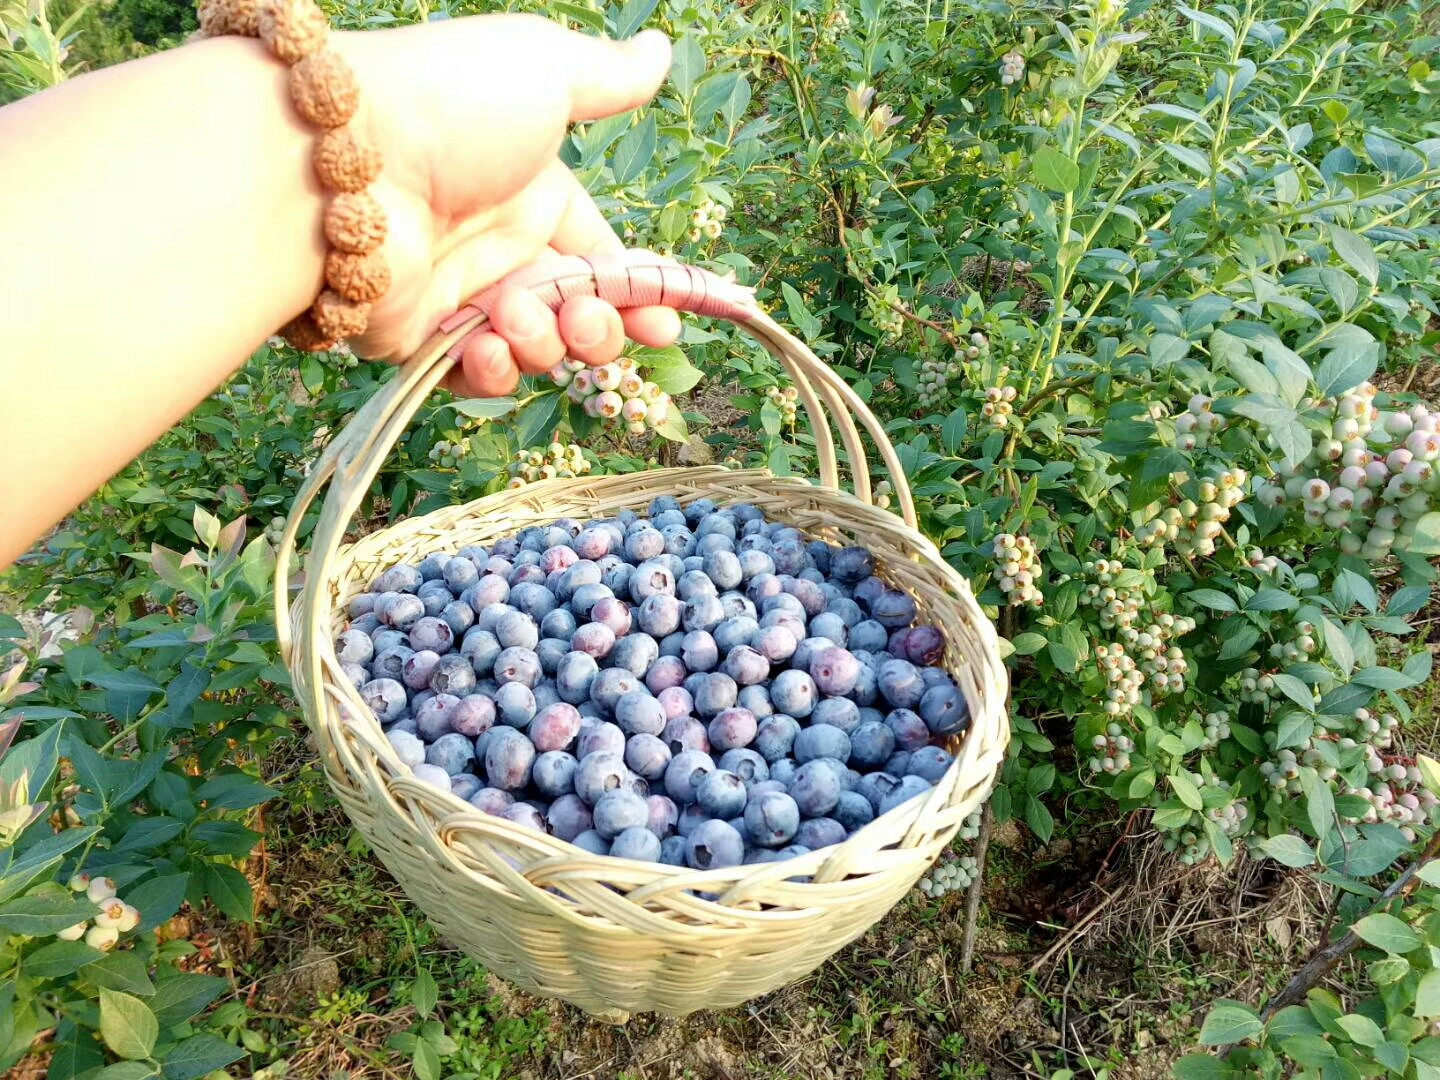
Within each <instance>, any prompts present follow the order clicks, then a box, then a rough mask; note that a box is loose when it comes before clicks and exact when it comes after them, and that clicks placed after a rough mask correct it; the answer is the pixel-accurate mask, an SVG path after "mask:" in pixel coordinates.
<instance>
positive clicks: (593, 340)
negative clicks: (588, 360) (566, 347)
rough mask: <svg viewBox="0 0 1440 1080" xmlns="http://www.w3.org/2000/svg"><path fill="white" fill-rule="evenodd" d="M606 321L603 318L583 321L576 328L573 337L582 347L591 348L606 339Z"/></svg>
mask: <svg viewBox="0 0 1440 1080" xmlns="http://www.w3.org/2000/svg"><path fill="white" fill-rule="evenodd" d="M605 334H606V329H605V323H604V321H603V320H601V319H591V320H589V321H587V322H582V323H581V324H580V325H579V326H577V327H576V328H575V331H574V334H573V335H572V336H573V339H574V342H575V344H576V345H579V346H580V347H581V348H582V349H589V348H591V347H593V346H595V345H599V344H600V343H601V342H602V341H604V340H605Z"/></svg>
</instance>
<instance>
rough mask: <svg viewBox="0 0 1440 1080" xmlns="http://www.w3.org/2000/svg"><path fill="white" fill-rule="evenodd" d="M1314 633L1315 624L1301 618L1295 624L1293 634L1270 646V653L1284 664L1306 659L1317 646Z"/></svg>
mask: <svg viewBox="0 0 1440 1080" xmlns="http://www.w3.org/2000/svg"><path fill="white" fill-rule="evenodd" d="M1314 635H1315V624H1314V623H1312V622H1307V621H1305V620H1303V619H1302V620H1301V621H1300V622H1298V623H1296V624H1295V634H1294V636H1293V637H1291V638H1290V640H1289V641H1277V642H1275V643H1274V644H1272V645H1271V646H1270V655H1271V657H1272V658H1274V659H1276V660H1279V661H1282V662H1283V663H1286V664H1298V663H1299V662H1300V661H1302V660H1308V659H1309V658H1310V655H1311V654H1312V653H1313V652H1314V651H1315V650H1316V649H1317V648H1318V647H1319V646H1318V644H1317V643H1316V641H1315V636H1314Z"/></svg>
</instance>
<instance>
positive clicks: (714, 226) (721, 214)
mask: <svg viewBox="0 0 1440 1080" xmlns="http://www.w3.org/2000/svg"><path fill="white" fill-rule="evenodd" d="M724 222H725V207H723V206H721V205H720V204H719V203H717V202H715V201H714V200H712V199H706V200H705V201H704V202H703V203H701V204H700V205H699V206H698V207H697V208H696V209H695V211H694V213H692V214H691V215H690V242H691V243H692V244H698V243H700V241H701V240H714V239H715V238H716V237H718V236H719V235H720V231H721V230H722V229H723V228H724V227H725V225H724Z"/></svg>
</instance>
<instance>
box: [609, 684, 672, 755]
mask: <svg viewBox="0 0 1440 1080" xmlns="http://www.w3.org/2000/svg"><path fill="white" fill-rule="evenodd" d="M666 720H667V717H666V715H665V706H663V705H661V704H660V702H659V701H657V700H656V699H655V698H654V697H653V696H651V694H650V691H648V690H643V689H637V690H631V691H629V692H628V693H625V694H622V695H621V696H620V698H619V700H617V701H616V702H615V722H616V723H617V724H618V725H619V726H620V730H621V731H623V732H625V734H626V735H641V734H645V735H659V734H660V733H661V732H662V731H664V730H665V722H666ZM637 771H638V770H637Z"/></svg>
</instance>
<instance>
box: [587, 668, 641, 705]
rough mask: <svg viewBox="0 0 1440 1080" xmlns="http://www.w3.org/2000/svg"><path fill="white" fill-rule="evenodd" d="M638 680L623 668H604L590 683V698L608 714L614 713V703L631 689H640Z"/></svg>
mask: <svg viewBox="0 0 1440 1080" xmlns="http://www.w3.org/2000/svg"><path fill="white" fill-rule="evenodd" d="M640 685H641V684H640V680H639V679H637V678H636V677H635V676H634V675H632V674H631V673H630V672H628V671H626V670H625V669H624V668H605V669H604V670H602V671H601V672H600V674H598V675H596V676H595V679H594V681H593V682H591V684H590V700H591V701H593V702H595V704H596V705H598V706H599V707H600V711H601V712H603V713H605V714H606V715H608V716H614V715H615V704H616V702H618V701H619V700H620V699H621V698H622V697H623V696H624V695H626V694H628V693H630V691H632V690H639V689H640Z"/></svg>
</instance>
